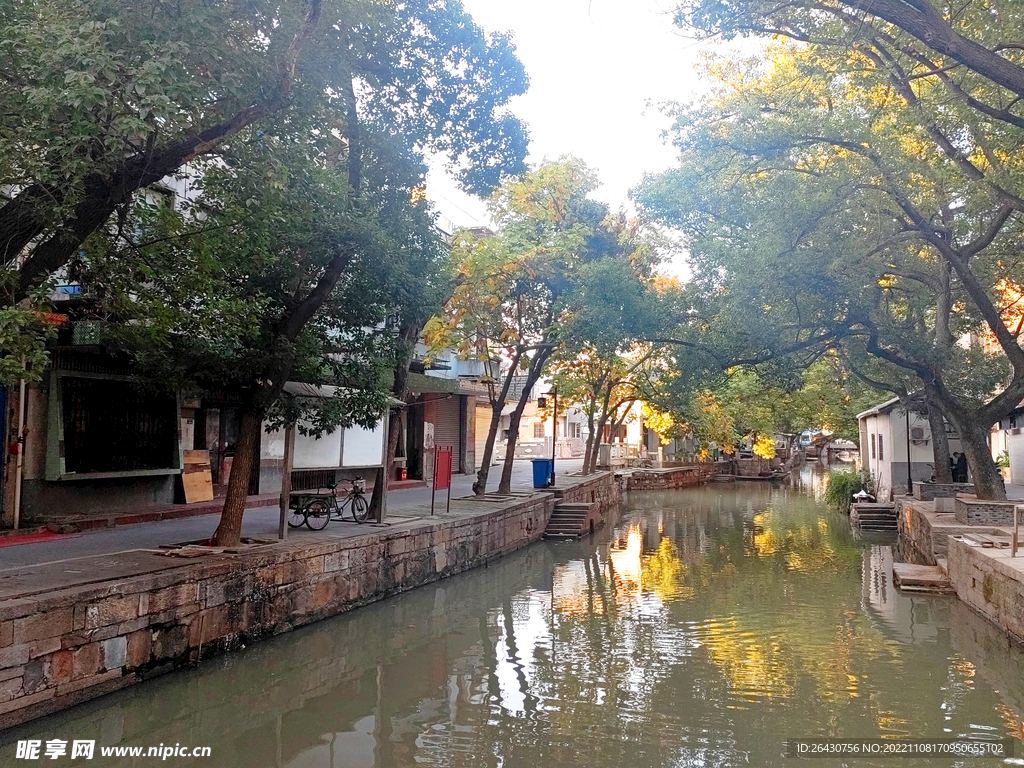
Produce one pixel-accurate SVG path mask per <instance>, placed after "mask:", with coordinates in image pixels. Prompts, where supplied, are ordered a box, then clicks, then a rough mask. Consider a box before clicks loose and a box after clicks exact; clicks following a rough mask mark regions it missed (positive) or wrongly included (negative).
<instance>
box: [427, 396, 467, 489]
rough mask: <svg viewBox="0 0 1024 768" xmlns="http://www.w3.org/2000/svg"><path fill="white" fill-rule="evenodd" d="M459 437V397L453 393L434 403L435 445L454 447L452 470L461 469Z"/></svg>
mask: <svg viewBox="0 0 1024 768" xmlns="http://www.w3.org/2000/svg"><path fill="white" fill-rule="evenodd" d="M461 443H462V441H461V440H460V439H459V398H458V396H457V395H452V396H451V397H449V398H445V399H444V400H438V401H437V402H436V403H435V405H434V445H437V446H445V445H450V446H451V447H452V472H453V473H454V472H458V471H459V465H460V461H461V458H462V457H461V455H460V454H461V453H462V446H461Z"/></svg>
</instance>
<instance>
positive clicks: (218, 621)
mask: <svg viewBox="0 0 1024 768" xmlns="http://www.w3.org/2000/svg"><path fill="white" fill-rule="evenodd" d="M582 485H583V486H584V488H583V489H582V490H577V489H576V488H566V489H562V490H563V493H564V495H565V496H572V495H573V494H580V493H583V494H586V495H591V494H592V495H593V496H594V498H595V499H596V500H602V499H604V500H605V503H611V500H612V499H613V498H614V500H615V501H617V500H618V487H617V485H616V483H615V481H614V477H613V476H612V475H611V473H606V474H605V475H604V476H603V477H600V478H596V477H595V478H594V479H593V481H592V482H591V481H588V482H586V483H584V484H582ZM554 503H555V498H554V497H553V496H552V495H551V494H547V493H537V494H534V495H532V496H529V497H526V498H524V499H521V500H517V501H516V502H514V503H510V504H505V505H495V504H493V503H488V504H486V505H484V504H482V503H477V507H478V508H483V509H484V511H483V512H480V513H478V514H466V515H465V516H460V517H455V518H447V519H445V520H444V521H437V520H430V519H425V520H421V521H417V522H416V523H413V524H409V525H407V526H403V527H401V528H392V529H390V530H379V531H374V532H372V533H369V534H366V535H359V536H354V537H351V538H347V539H332V540H329V541H325V542H323V543H312V544H311V543H309V541H308V539H307V540H305V541H302V542H298V541H296V542H285V543H281V544H272V545H268V546H266V547H262V548H259V549H258V550H255V551H250V552H247V553H244V554H239V555H234V556H229V555H212V556H207V557H204V558H203V559H202V562H194V561H184V562H183V563H182V565H181V566H178V567H172V568H170V569H167V570H162V571H158V572H154V573H148V574H144V575H141V576H136V577H132V578H131V579H121V580H113V581H107V582H102V583H94V584H89V585H86V586H79V587H74V588H69V589H66V590H63V591H59V592H54V593H47V594H43V595H33V596H30V597H23V598H16V599H10V600H6V601H3V602H0V728H3V727H7V726H10V725H13V724H16V723H18V722H22V721H25V720H29V719H31V718H34V717H39V716H41V715H44V714H48V713H50V712H53V711H56V710H59V709H62V708H65V707H69V706H72V705H74V704H76V703H78V702H80V701H84V700H86V699H90V698H93V697H96V696H99V695H102V694H104V693H107V692H110V691H113V690H116V689H119V688H122V687H124V686H127V685H130V684H132V683H134V682H136V681H138V680H142V679H145V678H147V677H151V676H154V675H157V674H161V673H164V672H168V671H170V670H172V669H175V668H178V667H182V666H186V665H188V664H191V663H195V662H196V661H198V660H199V659H200V658H207V657H209V656H213V655H215V654H219V653H222V652H225V651H230V650H232V649H234V648H237V647H239V646H240V645H242V644H247V643H251V642H253V641H255V640H259V639H260V638H263V637H267V636H271V635H276V634H280V633H281V632H285V631H288V630H290V629H292V628H294V627H297V626H301V625H303V624H307V623H310V622H314V621H317V620H319V619H323V618H326V617H328V616H332V615H334V614H337V613H341V612H343V611H346V610H349V609H352V608H355V607H357V606H360V605H364V604H366V603H369V602H372V601H375V600H379V599H381V598H384V597H387V596H389V595H393V594H397V593H399V592H402V591H405V590H408V589H412V588H414V587H417V586H420V585H422V584H426V583H428V582H432V581H435V580H437V579H441V578H444V577H446V576H450V575H452V574H455V573H459V572H461V571H465V570H467V569H470V568H473V567H476V566H479V565H483V564H485V563H486V562H487V561H489V560H491V559H493V558H496V557H500V556H501V555H504V554H506V553H508V552H511V551H513V550H516V549H518V548H520V547H522V546H525V545H526V544H529V543H531V542H533V541H535V540H537V539H538V538H539V537H540V536H541V535H542V534H543V532H544V529H545V526H546V525H547V521H548V518H549V517H550V514H551V511H552V508H553V507H554ZM455 506H456V505H455V504H454V503H453V508H454V507H455Z"/></svg>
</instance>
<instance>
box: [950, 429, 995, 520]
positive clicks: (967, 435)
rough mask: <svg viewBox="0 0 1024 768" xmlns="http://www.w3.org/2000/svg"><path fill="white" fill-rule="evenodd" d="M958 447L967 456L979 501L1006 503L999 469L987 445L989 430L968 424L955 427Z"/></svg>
mask: <svg viewBox="0 0 1024 768" xmlns="http://www.w3.org/2000/svg"><path fill="white" fill-rule="evenodd" d="M957 433H958V434H959V435H960V446H961V447H962V448H963V449H964V454H965V455H966V456H967V466H968V467H969V468H970V470H971V475H972V477H973V478H974V494H975V495H976V496H977V497H978V498H979V499H987V500H992V501H1006V486H1005V485H1004V484H1003V476H1002V474H1001V473H1000V472H999V467H997V466H996V463H995V461H993V460H992V449H991V448H990V447H989V444H988V436H989V429H988V427H980V426H978V425H977V423H970V424H967V425H964V426H963V427H961V426H957Z"/></svg>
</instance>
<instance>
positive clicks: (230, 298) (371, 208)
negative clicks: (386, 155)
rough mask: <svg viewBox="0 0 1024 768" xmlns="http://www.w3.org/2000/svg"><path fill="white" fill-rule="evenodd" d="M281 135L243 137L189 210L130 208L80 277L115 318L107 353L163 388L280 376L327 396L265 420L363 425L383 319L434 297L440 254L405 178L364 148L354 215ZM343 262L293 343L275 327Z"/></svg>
mask: <svg viewBox="0 0 1024 768" xmlns="http://www.w3.org/2000/svg"><path fill="white" fill-rule="evenodd" d="M289 130H291V131H295V132H296V133H295V134H289V133H283V134H278V135H271V134H268V133H264V134H263V135H262V136H260V137H258V138H257V137H254V140H253V141H249V142H236V143H235V144H234V145H233V146H232V150H231V152H230V153H228V154H226V155H224V156H222V158H221V161H220V162H218V163H216V164H210V165H208V166H207V167H206V168H205V173H204V175H203V176H202V178H201V179H196V180H194V182H193V183H194V186H195V188H196V189H197V190H199V191H200V192H201V195H200V197H199V198H198V199H197V200H196V201H194V202H193V203H192V204H190V205H189V206H187V207H186V208H185V210H183V211H173V210H169V209H157V210H153V209H149V208H147V207H146V206H139V207H138V209H137V211H136V213H137V218H136V219H135V221H134V225H133V230H134V232H133V234H128V233H127V232H125V231H122V232H120V233H118V234H117V235H115V236H113V237H109V238H107V237H104V238H100V237H96V238H94V240H93V241H92V245H93V246H94V247H93V248H90V250H89V252H88V263H89V266H90V268H91V270H92V272H91V274H90V275H89V276H88V282H89V284H90V285H92V286H94V288H95V290H96V292H97V293H98V295H99V298H100V302H99V307H98V309H99V310H100V311H103V312H105V313H108V314H110V315H112V316H113V317H114V318H116V320H117V322H116V323H112V324H111V325H110V326H109V327H110V331H109V337H108V343H111V344H115V345H117V346H119V347H121V348H123V349H126V350H128V351H130V352H131V353H132V354H133V355H134V356H135V357H136V359H137V360H139V361H140V362H141V363H142V364H143V366H144V368H145V369H146V370H147V371H148V372H150V373H151V374H152V375H154V376H155V377H157V378H159V379H160V380H162V381H165V382H168V383H171V384H173V385H176V386H178V387H181V388H190V387H199V388H202V389H208V390H218V389H224V390H228V391H233V392H242V393H251V392H253V391H255V390H256V389H258V388H259V387H260V386H261V384H260V382H264V381H277V380H279V379H280V378H281V377H282V376H283V377H285V378H286V379H287V378H293V379H297V380H299V381H302V382H305V383H307V384H310V385H315V386H321V385H326V386H330V387H335V388H336V389H334V390H333V392H334V394H333V396H332V397H329V398H310V397H299V398H291V397H288V396H284V397H283V398H282V399H280V400H274V402H273V403H272V404H273V405H274V412H273V413H272V414H271V422H272V423H278V422H281V423H295V422H296V421H299V423H300V426H301V428H302V429H303V430H304V431H306V432H308V433H310V434H320V433H322V432H324V431H330V430H332V429H333V428H334V427H336V426H339V425H340V426H351V425H352V424H356V423H358V424H363V425H366V426H369V425H372V424H375V423H376V422H377V420H378V419H379V418H380V414H381V412H383V411H384V410H385V409H386V406H387V397H388V386H389V383H390V382H389V378H388V377H389V375H390V373H391V368H392V365H393V360H394V357H395V354H396V348H395V344H396V339H395V338H394V335H393V333H392V331H393V327H392V326H391V325H390V322H391V320H392V318H393V317H394V315H395V313H396V312H398V313H403V312H404V313H408V312H410V311H411V312H422V311H424V305H427V306H430V305H431V304H432V302H437V301H438V298H437V292H438V290H439V284H440V283H442V282H443V278H442V277H441V275H440V271H441V268H442V266H443V264H444V261H445V258H446V254H445V250H444V248H443V243H442V241H441V240H440V238H439V237H438V236H437V234H436V232H435V230H434V229H433V226H432V216H431V213H430V211H429V209H428V207H427V206H426V204H424V203H413V202H411V201H410V199H409V195H408V189H409V186H410V185H411V184H412V183H414V182H415V178H416V177H415V173H414V172H411V171H409V170H408V169H404V168H402V167H401V166H394V165H388V164H387V163H386V162H380V163H376V162H373V161H374V160H376V159H377V158H376V157H374V156H373V155H372V154H370V152H369V150H367V151H366V155H367V158H368V159H369V160H371V162H370V163H369V164H368V165H369V170H368V172H367V174H366V180H365V184H364V187H365V193H364V195H363V197H362V198H361V199H360V206H359V209H358V210H353V209H352V206H351V204H350V190H349V186H348V177H347V175H346V174H345V173H343V172H339V168H338V167H337V163H335V162H332V161H331V160H330V153H328V152H326V151H325V149H324V147H322V146H320V145H318V144H309V143H307V142H304V141H302V140H301V139H300V138H299V136H300V135H301V133H302V127H301V126H295V125H289ZM296 134H298V135H296ZM403 174H404V177H403ZM339 257H341V258H342V259H343V262H344V266H345V268H344V270H343V272H342V273H341V275H340V276H339V278H338V281H337V285H335V286H334V287H333V288H332V290H331V291H330V294H329V296H328V297H327V299H326V301H325V302H324V303H323V305H322V307H320V308H319V309H318V311H316V312H315V314H313V316H312V317H311V318H310V319H309V321H308V323H307V324H306V325H305V326H304V327H303V328H302V329H301V332H299V333H298V335H297V336H295V338H294V339H291V338H289V337H288V336H287V334H286V333H285V331H284V330H283V327H284V324H285V323H287V322H288V321H289V318H290V317H291V316H292V314H293V313H294V311H295V307H296V306H297V305H298V304H300V303H301V302H302V301H303V300H304V299H305V298H306V297H308V296H310V295H311V294H312V293H313V292H314V291H315V290H316V289H317V285H318V283H320V281H321V280H322V279H323V275H324V274H325V272H326V271H327V270H329V269H331V265H332V263H334V261H335V259H336V258H339ZM413 274H415V275H417V278H416V280H414V281H412V280H411V275H413ZM410 283H411V284H410ZM409 302H411V303H412V307H409V306H407V303H409ZM433 305H434V306H436V303H434V304H433ZM280 383H282V384H283V381H281V382H280Z"/></svg>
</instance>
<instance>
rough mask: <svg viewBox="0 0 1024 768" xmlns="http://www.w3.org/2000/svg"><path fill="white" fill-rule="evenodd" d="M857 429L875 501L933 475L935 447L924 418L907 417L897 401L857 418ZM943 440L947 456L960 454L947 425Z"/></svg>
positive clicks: (954, 435) (866, 412)
mask: <svg viewBox="0 0 1024 768" xmlns="http://www.w3.org/2000/svg"><path fill="white" fill-rule="evenodd" d="M857 420H858V422H859V426H860V460H861V466H862V467H864V468H865V469H867V470H869V471H870V472H871V474H872V476H873V477H874V478H875V495H876V497H877V498H878V499H879V500H882V499H889V498H891V497H892V496H893V495H897V496H898V495H902V494H906V493H907V492H908V457H907V444H908V439H907V437H908V434H907V433H908V427H909V438H910V439H909V444H910V457H909V478H910V479H911V480H929V479H931V477H932V476H933V475H934V474H935V447H934V444H933V441H932V431H931V426H930V425H929V423H928V416H927V414H923V413H915V412H914V411H913V410H911V411H910V413H909V414H908V413H907V411H906V409H904V408H903V406H902V405H900V400H899V398H898V397H894V398H893V399H892V400H887V401H886V402H884V403H881V404H880V405H876V406H875V407H874V408H870V409H868V410H866V411H864V412H863V413H860V414H857ZM946 437H947V439H948V440H949V452H950V454H952V453H954V452H956V451H959V450H960V441H959V439H958V438H957V436H956V432H954V431H953V430H952V429H951V428H950V427H949V426H948V425H947V427H946Z"/></svg>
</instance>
